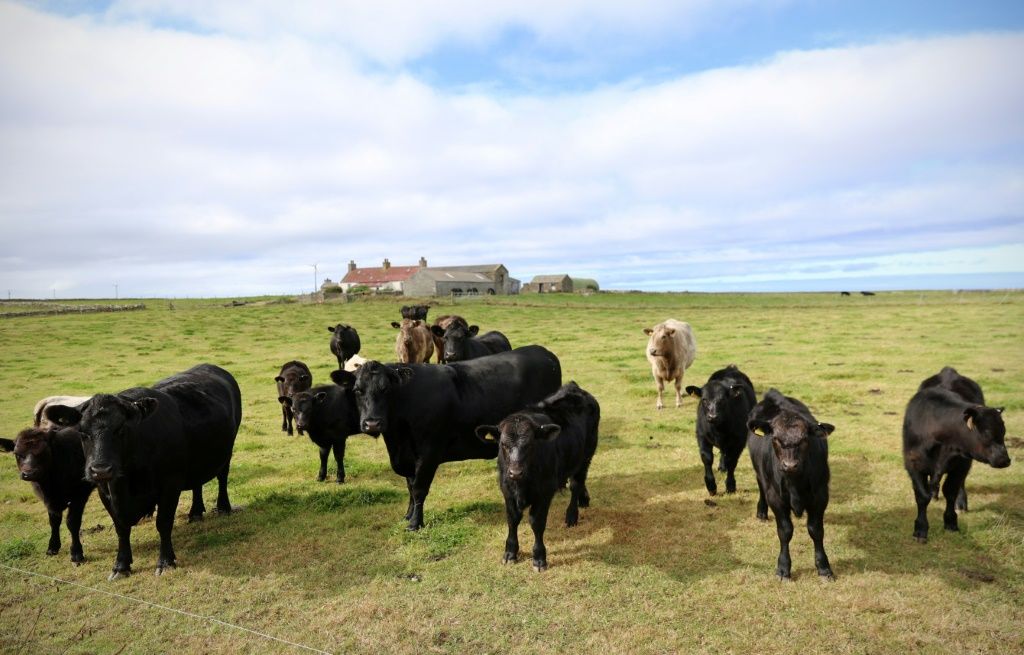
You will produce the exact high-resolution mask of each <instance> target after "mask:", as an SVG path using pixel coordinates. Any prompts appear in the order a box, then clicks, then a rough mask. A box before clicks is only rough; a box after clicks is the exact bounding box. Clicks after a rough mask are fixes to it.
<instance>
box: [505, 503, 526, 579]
mask: <svg viewBox="0 0 1024 655" xmlns="http://www.w3.org/2000/svg"><path fill="white" fill-rule="evenodd" d="M505 520H506V522H508V536H507V537H506V538H505V557H504V559H503V560H502V561H503V562H504V563H505V564H514V563H515V562H516V560H518V559H519V522H520V521H522V520H523V510H521V509H519V507H518V506H517V505H516V501H515V499H513V498H508V497H506V498H505Z"/></svg>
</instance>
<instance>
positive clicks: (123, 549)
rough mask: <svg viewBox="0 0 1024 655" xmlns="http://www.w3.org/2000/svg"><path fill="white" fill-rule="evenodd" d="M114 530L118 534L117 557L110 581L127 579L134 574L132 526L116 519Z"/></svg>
mask: <svg viewBox="0 0 1024 655" xmlns="http://www.w3.org/2000/svg"><path fill="white" fill-rule="evenodd" d="M114 530H115V531H116V532H117V557H115V558H114V568H113V570H111V572H110V577H109V578H107V579H108V580H117V579H118V578H127V577H128V576H130V575H131V574H132V526H130V525H126V524H124V523H122V522H120V521H119V520H117V519H115V520H114Z"/></svg>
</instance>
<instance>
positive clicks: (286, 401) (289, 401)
mask: <svg viewBox="0 0 1024 655" xmlns="http://www.w3.org/2000/svg"><path fill="white" fill-rule="evenodd" d="M277 402H279V403H281V404H282V405H288V406H289V407H291V406H292V399H291V398H289V397H288V396H278V397H277Z"/></svg>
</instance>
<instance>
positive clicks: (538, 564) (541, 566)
mask: <svg viewBox="0 0 1024 655" xmlns="http://www.w3.org/2000/svg"><path fill="white" fill-rule="evenodd" d="M547 569H548V563H547V562H546V561H545V560H536V559H535V560H533V570H534V571H536V572H537V573H540V572H541V571H546V570H547Z"/></svg>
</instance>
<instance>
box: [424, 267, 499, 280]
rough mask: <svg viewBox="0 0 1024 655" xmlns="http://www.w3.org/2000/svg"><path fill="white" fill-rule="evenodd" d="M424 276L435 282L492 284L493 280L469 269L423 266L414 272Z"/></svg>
mask: <svg viewBox="0 0 1024 655" xmlns="http://www.w3.org/2000/svg"><path fill="white" fill-rule="evenodd" d="M420 275H422V276H424V277H426V278H427V279H428V280H436V281H437V282H473V283H477V284H493V283H494V280H492V279H491V278H489V277H487V276H486V275H484V274H483V273H474V272H471V271H459V270H453V269H443V268H423V269H420V270H419V272H417V273H416V276H417V277H418V276H420Z"/></svg>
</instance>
